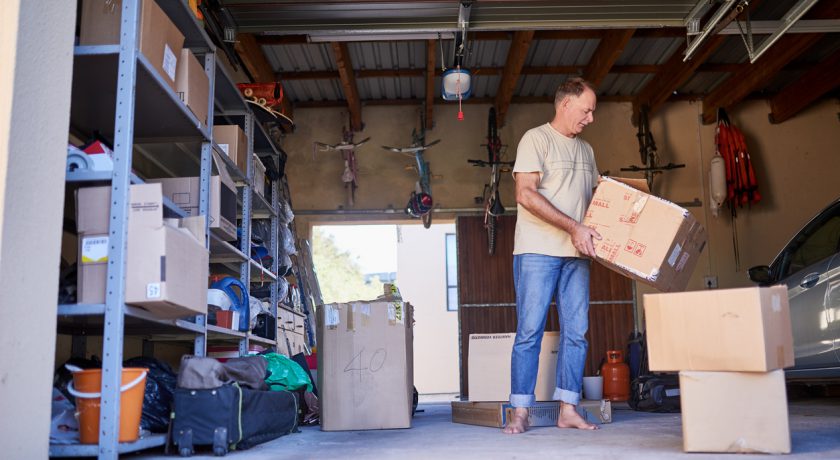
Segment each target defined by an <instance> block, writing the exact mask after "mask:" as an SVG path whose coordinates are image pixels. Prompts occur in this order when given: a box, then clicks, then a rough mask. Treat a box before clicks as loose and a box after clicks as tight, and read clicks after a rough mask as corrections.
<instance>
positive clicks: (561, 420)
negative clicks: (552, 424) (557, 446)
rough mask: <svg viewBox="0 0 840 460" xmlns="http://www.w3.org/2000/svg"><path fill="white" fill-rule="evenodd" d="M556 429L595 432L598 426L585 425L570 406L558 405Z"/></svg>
mask: <svg viewBox="0 0 840 460" xmlns="http://www.w3.org/2000/svg"><path fill="white" fill-rule="evenodd" d="M557 428H577V429H579V430H597V429H598V425H593V424H591V423H586V420H584V419H583V417H581V416H580V414H578V413H577V411H576V410H575V406H573V405H572V404H566V403H560V417H558V419H557Z"/></svg>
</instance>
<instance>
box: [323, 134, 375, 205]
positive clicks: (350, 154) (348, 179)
mask: <svg viewBox="0 0 840 460" xmlns="http://www.w3.org/2000/svg"><path fill="white" fill-rule="evenodd" d="M369 140H370V138H369V137H368V138H365V139H363V140H361V141H359V142H356V143H353V131H352V130H350V129H344V128H342V140H341V142H340V143H338V144H326V143H324V142H314V143H313V144H312V159H313V160H314V159H315V152H316V151H320V152H328V151H338V152H341V157H342V159H343V160H344V171H343V172H342V173H341V182H342V183H343V184H344V188H345V190H346V191H347V207H353V205H354V204H355V200H356V189H357V188H358V187H359V186H358V183H357V176H358V169H357V165H356V149H357V148H358V147H361V146H362V144H364V143H365V142H367V141H369Z"/></svg>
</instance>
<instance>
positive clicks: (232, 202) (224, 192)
mask: <svg viewBox="0 0 840 460" xmlns="http://www.w3.org/2000/svg"><path fill="white" fill-rule="evenodd" d="M217 155H218V154H217V153H215V152H213V161H214V162H215V163H216V169H217V171H218V172H219V174H218V175H216V176H210V203H209V208H208V218H209V219H210V231H212V232H213V233H215V234H216V235H218V236H219V237H220V238H222V239H223V240H225V241H233V240H235V239H236V207H237V201H236V183H235V182H234V181H233V179H231V177H230V174H228V172H227V168H226V167H225V165H224V163H222V162H221V161H220V160H219V159H218V158H217ZM148 182H149V183H159V184H161V187H162V190H163V195H164V196H166V197H167V198H169V199H170V200H172V202H173V203H175V204H176V205H178V206H179V207H180V208H181V209H183V210H184V211H185V212H186V213H187V215H189V216H197V215H198V212H199V200H200V198H201V194H200V191H201V178H200V177H172V178H165V179H150V180H149V181H148Z"/></svg>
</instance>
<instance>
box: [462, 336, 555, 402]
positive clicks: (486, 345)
mask: <svg viewBox="0 0 840 460" xmlns="http://www.w3.org/2000/svg"><path fill="white" fill-rule="evenodd" d="M515 337H516V334H515V333H513V332H510V333H504V334H470V350H469V356H468V361H467V381H468V391H469V399H470V401H508V400H509V399H510V356H511V351H512V350H513V340H514V338H515ZM559 347H560V336H559V333H557V332H548V331H546V333H545V334H544V335H543V340H542V348H541V349H540V361H539V369H538V370H537V387H536V389H535V390H534V394H535V396H536V398H537V401H551V400H552V399H553V397H554V389H555V386H556V385H555V384H556V371H557V349H558V348H559Z"/></svg>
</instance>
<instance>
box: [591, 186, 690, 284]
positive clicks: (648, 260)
mask: <svg viewBox="0 0 840 460" xmlns="http://www.w3.org/2000/svg"><path fill="white" fill-rule="evenodd" d="M621 181H622V182H619V181H618V180H615V179H612V178H609V177H605V178H603V180H602V181H601V182H600V183H599V184H598V187H597V188H596V189H595V194H594V195H593V197H592V201H591V202H590V204H589V208H588V209H587V211H586V215H585V217H584V219H583V224H584V225H586V226H588V227H591V228H593V229H595V230H596V231H597V232H598V233H599V234H600V235H601V239H600V240H595V241H594V243H595V252H596V256H597V260H598V261H599V262H601V263H602V264H603V265H604V266H606V267H607V268H609V269H611V270H613V271H616V272H618V273H621V274H624V275H625V276H629V277H630V278H633V279H636V280H639V281H642V282H644V283H646V284H649V285H651V286H653V287H655V288H657V289H659V290H660V291H665V292H671V291H681V290H684V289H685V286H686V284H688V280H689V278H691V273H692V272H693V271H694V267H695V265H696V264H697V260H698V258H699V255H700V252H701V251H702V250H703V247H704V246H705V244H706V230H705V229H704V228H703V226H702V225H701V224H700V223H699V222H697V220H696V219H695V218H694V216H692V215H691V213H690V212H688V211H687V210H685V209H683V208H681V207H679V206H677V205H676V204H674V203H671V202H670V201H667V200H663V199H662V198H658V197H655V196H652V195H649V194H648V193H646V191H643V190H639V189H638V188H634V187H640V188H642V189H644V190H646V186H644V181H635V180H628V179H621ZM624 182H627V183H632V184H633V185H634V187H631V186H630V185H627V184H626V183H624Z"/></svg>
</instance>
